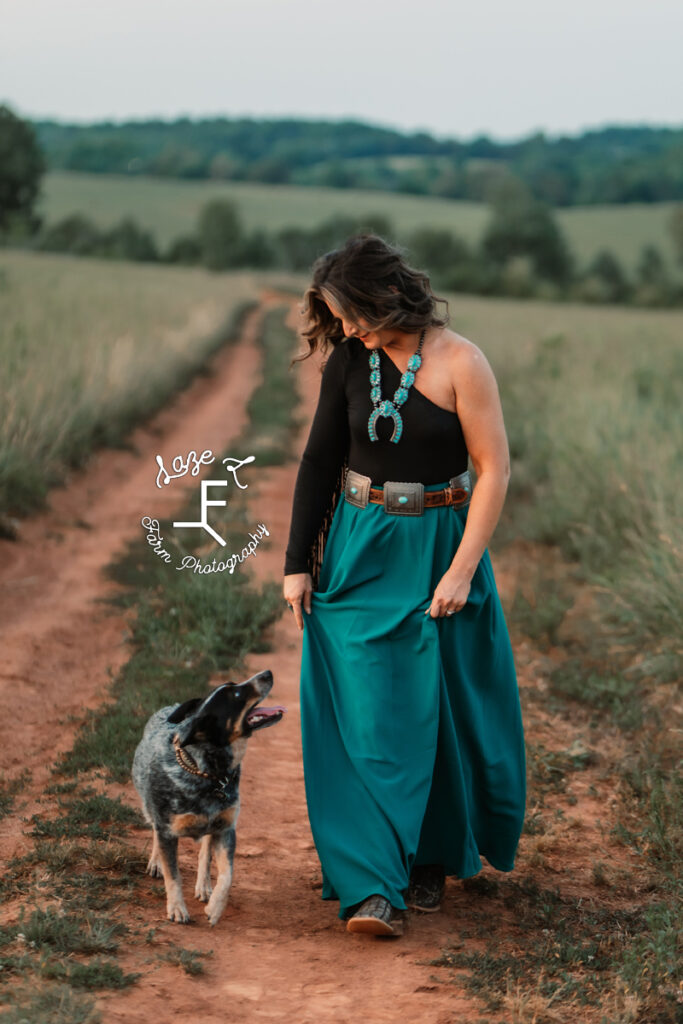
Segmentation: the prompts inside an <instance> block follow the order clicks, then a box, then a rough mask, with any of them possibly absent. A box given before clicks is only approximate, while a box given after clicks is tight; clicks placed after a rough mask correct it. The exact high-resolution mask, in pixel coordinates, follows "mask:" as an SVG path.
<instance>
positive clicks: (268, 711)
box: [247, 704, 287, 721]
mask: <svg viewBox="0 0 683 1024" xmlns="http://www.w3.org/2000/svg"><path fill="white" fill-rule="evenodd" d="M286 711H287V708H283V707H282V705H281V704H275V705H274V706H273V707H272V708H264V707H262V706H261V705H260V704H259V705H258V706H257V707H255V708H254V709H253V710H252V711H250V712H249V714H248V715H247V721H249V719H250V718H272V717H273V715H284V714H285V713H286Z"/></svg>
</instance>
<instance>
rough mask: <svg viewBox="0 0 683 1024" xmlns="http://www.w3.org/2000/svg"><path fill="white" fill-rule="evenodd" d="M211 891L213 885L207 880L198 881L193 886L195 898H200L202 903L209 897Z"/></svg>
mask: <svg viewBox="0 0 683 1024" xmlns="http://www.w3.org/2000/svg"><path fill="white" fill-rule="evenodd" d="M212 892H213V886H212V885H211V882H209V881H206V882H199V881H198V882H197V884H196V885H195V887H194V895H195V899H198V900H200V901H201V902H202V903H207V902H208V900H209V899H210V898H211V893H212Z"/></svg>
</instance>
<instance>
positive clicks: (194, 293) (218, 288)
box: [0, 251, 257, 515]
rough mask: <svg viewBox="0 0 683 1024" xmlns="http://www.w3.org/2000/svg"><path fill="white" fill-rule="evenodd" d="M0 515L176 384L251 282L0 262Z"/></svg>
mask: <svg viewBox="0 0 683 1024" xmlns="http://www.w3.org/2000/svg"><path fill="white" fill-rule="evenodd" d="M0 271H1V273H0V514H1V513H3V512H4V513H5V514H8V513H9V514H16V515H20V514H24V513H26V512H28V511H31V510H32V509H34V508H36V507H38V506H39V505H40V504H41V502H42V500H43V499H44V496H45V494H46V492H47V490H48V488H49V487H50V486H51V485H52V484H54V483H56V482H58V481H59V480H60V479H61V477H62V476H63V473H64V469H65V467H66V466H70V465H79V464H80V463H82V462H83V461H84V460H85V459H86V458H87V456H88V454H89V452H90V451H91V450H92V448H93V447H95V446H96V445H98V444H109V445H116V444H121V443H123V442H124V440H125V437H126V434H127V433H128V432H129V431H130V429H131V427H132V426H133V425H134V424H135V423H137V422H138V421H140V420H141V419H144V418H146V417H147V416H149V415H150V414H151V413H153V412H154V411H155V410H156V409H157V408H158V407H159V406H160V405H161V404H163V402H164V401H165V400H166V399H168V397H169V396H170V395H171V394H172V393H173V392H175V391H177V390H179V389H181V388H183V387H185V386H186V385H187V384H188V383H189V382H190V380H191V379H192V377H193V376H194V375H195V374H196V373H197V372H199V371H200V370H201V369H202V367H203V366H204V365H205V363H206V360H207V358H208V356H209V355H210V354H211V353H212V352H213V351H214V350H215V349H216V348H217V347H218V346H219V345H221V344H223V343H224V342H225V340H226V338H227V337H229V336H230V333H231V331H233V329H234V327H235V322H236V320H235V318H236V316H238V314H240V312H241V311H242V310H243V308H244V303H245V302H248V301H253V300H254V298H255V296H256V292H257V281H256V278H255V277H254V275H252V274H245V273H241V274H230V275H212V274H209V273H207V272H206V271H201V270H191V269H178V268H172V267H154V266H141V265H136V264H125V263H110V262H106V261H100V260H82V259H73V258H69V257H60V256H47V255H38V254H30V253H22V252H9V251H5V252H2V253H0Z"/></svg>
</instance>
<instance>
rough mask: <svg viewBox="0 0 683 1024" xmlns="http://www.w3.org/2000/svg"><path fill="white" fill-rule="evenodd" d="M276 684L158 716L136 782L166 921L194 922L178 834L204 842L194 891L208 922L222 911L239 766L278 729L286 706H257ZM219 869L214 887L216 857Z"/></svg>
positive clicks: (255, 682) (258, 679)
mask: <svg viewBox="0 0 683 1024" xmlns="http://www.w3.org/2000/svg"><path fill="white" fill-rule="evenodd" d="M272 685H273V675H272V673H271V672H269V671H266V672H259V673H258V674H257V675H255V676H252V677H251V679H247V680H246V682H244V683H232V682H230V683H225V684H224V685H223V686H219V687H218V688H217V689H215V690H214V691H213V692H212V693H211V694H210V695H209V696H208V697H206V699H202V698H201V697H197V698H195V699H194V700H188V701H186V702H185V703H184V704H172V705H169V707H165V708H161V710H160V711H157V712H155V714H153V715H152V717H151V718H150V719H149V721H148V722H147V725H146V726H145V731H144V734H143V737H142V740H141V741H140V743H139V744H138V748H137V750H136V751H135V758H134V760H133V782H134V783H135V788H136V789H137V791H138V793H139V794H140V799H141V800H142V809H143V811H144V814H145V817H146V818H147V820H148V821H149V823H150V824H151V826H152V828H153V830H154V840H153V844H152V854H151V857H150V859H149V864H148V865H147V871H148V873H149V874H150V875H153V876H157V877H158V876H160V875H163V879H164V883H165V885H166V912H167V915H168V918H169V920H171V921H179V922H183V923H184V922H186V921H189V920H190V915H189V914H188V912H187V908H186V906H185V901H184V899H183V893H182V886H181V880H180V872H179V870H178V837H179V836H190V837H191V838H192V839H195V840H199V839H201V845H200V848H199V864H198V870H197V884H196V886H195V890H194V894H195V896H196V897H197V899H198V900H202V902H205V903H206V904H207V905H206V907H205V908H204V909H205V913H206V915H207V917H208V918H209V921H210V922H211V924H212V925H213V924H216V923H217V922H218V921H219V920H220V918H221V915H222V913H223V911H224V910H225V905H226V903H227V901H228V893H229V891H230V883H231V882H232V865H233V857H234V853H235V824H236V822H237V815H238V813H239V807H240V802H239V782H240V771H241V761H242V758H243V757H244V752H245V750H246V746H247V740H248V739H249V737H250V736H251V734H252V733H253V732H255V731H256V730H257V729H263V728H264V727H265V726H268V725H274V724H275V723H276V722H279V721H280V719H281V718H282V716H283V714H284V712H285V708H282V707H272V708H263V707H259V706H258V705H259V702H260V701H261V700H263V698H264V697H265V696H266V694H268V693H269V692H270V690H271V688H272ZM212 853H213V854H214V855H215V858H216V863H217V865H218V881H217V883H216V888H215V889H213V891H212V887H211V855H212Z"/></svg>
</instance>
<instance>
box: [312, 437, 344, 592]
mask: <svg viewBox="0 0 683 1024" xmlns="http://www.w3.org/2000/svg"><path fill="white" fill-rule="evenodd" d="M348 465H349V464H348V455H347V456H346V458H345V459H344V462H343V463H342V466H341V469H340V470H339V475H338V477H337V482H336V484H335V487H334V491H333V492H332V497H331V498H330V504H329V505H328V507H327V509H326V510H325V515H324V516H323V521H322V523H321V524H320V529H319V530H318V536H317V537H316V539H315V540H314V542H313V544H312V545H311V550H310V554H309V564H310V567H311V579H312V580H313V589H314V590H317V589H318V580H319V579H320V570H321V568H322V564H323V554H324V551H325V544H326V542H327V535H328V533H329V532H330V526H331V525H332V519H333V517H334V512H335V509H336V507H337V503H338V502H339V498H340V496H341V494H342V492H343V490H344V485H345V483H346V471H347V469H348Z"/></svg>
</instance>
